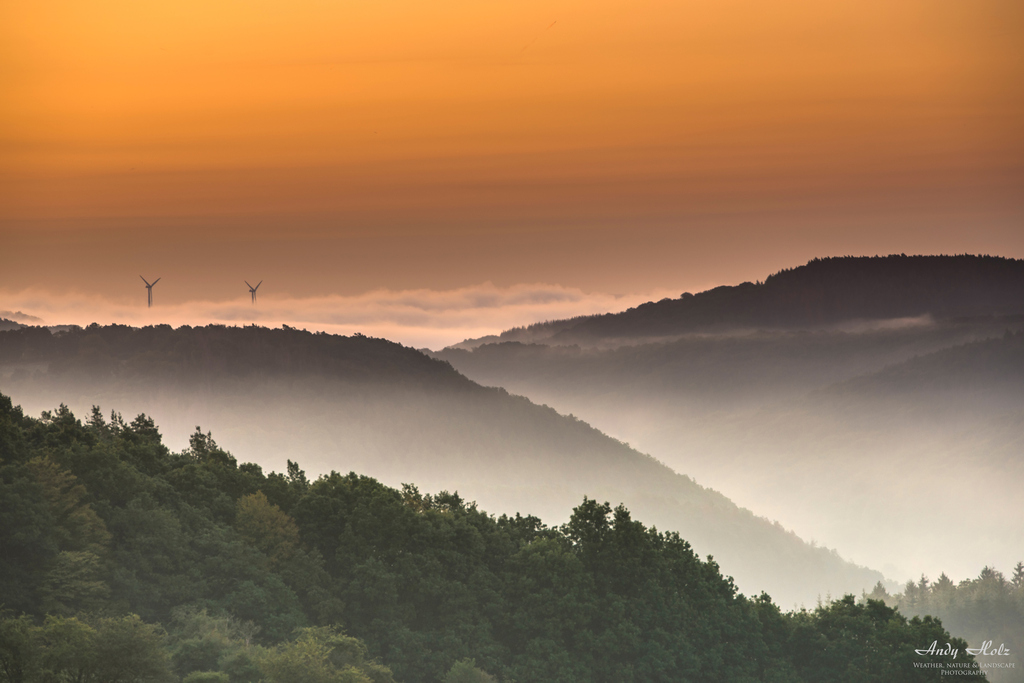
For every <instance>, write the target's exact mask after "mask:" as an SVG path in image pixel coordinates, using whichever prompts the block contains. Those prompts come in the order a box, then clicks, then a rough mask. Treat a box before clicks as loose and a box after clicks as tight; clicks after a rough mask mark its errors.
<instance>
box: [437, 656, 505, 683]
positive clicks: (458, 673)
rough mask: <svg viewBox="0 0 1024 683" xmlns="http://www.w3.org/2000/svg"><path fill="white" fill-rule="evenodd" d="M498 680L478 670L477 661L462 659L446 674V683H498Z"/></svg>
mask: <svg viewBox="0 0 1024 683" xmlns="http://www.w3.org/2000/svg"><path fill="white" fill-rule="evenodd" d="M497 681H498V679H496V678H495V677H494V676H492V675H490V674H489V673H487V672H486V671H484V670H483V669H478V668H476V660H475V659H460V660H459V661H457V662H455V663H454V664H452V668H451V669H449V670H448V673H447V674H445V677H444V683H497Z"/></svg>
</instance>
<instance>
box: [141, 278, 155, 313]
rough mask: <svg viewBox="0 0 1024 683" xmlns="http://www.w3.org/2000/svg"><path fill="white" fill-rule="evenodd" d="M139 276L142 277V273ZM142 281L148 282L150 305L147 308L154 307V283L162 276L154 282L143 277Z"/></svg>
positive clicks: (147, 289)
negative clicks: (151, 282)
mask: <svg viewBox="0 0 1024 683" xmlns="http://www.w3.org/2000/svg"><path fill="white" fill-rule="evenodd" d="M139 277H142V276H141V275H140V276H139ZM142 281H143V282H145V283H146V291H147V292H148V293H149V306H148V307H147V308H153V285H155V284H156V283H158V282H160V278H157V279H155V280H153V284H150V283H149V282H146V278H144V277H142Z"/></svg>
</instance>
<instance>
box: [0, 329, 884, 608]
mask: <svg viewBox="0 0 1024 683" xmlns="http://www.w3.org/2000/svg"><path fill="white" fill-rule="evenodd" d="M0 334H2V335H4V336H2V337H0V349H2V351H3V353H4V356H5V358H6V359H7V363H6V364H5V365H3V370H2V373H3V374H2V377H3V379H2V383H0V391H2V392H3V393H5V394H8V395H10V396H11V397H12V399H13V400H14V401H15V403H17V404H20V405H21V406H22V407H23V408H24V410H25V411H26V412H27V413H28V414H39V413H40V412H41V411H43V410H51V411H52V410H53V409H54V408H55V407H56V406H58V405H59V404H61V403H64V404H66V405H68V406H69V407H70V408H71V410H72V411H73V412H74V413H75V414H76V415H78V416H79V417H85V416H87V415H88V414H89V412H90V411H91V409H92V406H93V405H98V406H100V407H101V410H103V411H104V413H105V414H109V412H110V411H111V410H114V411H119V412H121V413H123V416H124V419H125V420H126V421H128V422H130V421H131V420H132V419H133V418H134V417H135V415H136V414H138V413H145V414H146V415H147V416H149V417H150V418H152V419H153V420H154V421H155V423H156V426H157V427H158V429H159V430H160V431H161V433H162V434H163V435H164V436H165V438H166V441H167V443H168V445H169V446H170V447H171V448H172V449H183V448H185V447H186V446H187V444H188V439H189V436H190V435H191V434H193V433H194V432H195V430H196V428H197V426H198V427H199V428H201V429H202V430H203V431H204V432H205V431H209V432H211V433H212V436H213V438H214V439H215V440H216V442H217V443H218V444H219V445H220V446H221V447H222V448H225V449H227V450H228V451H230V452H231V453H233V454H234V455H235V456H236V457H237V458H239V459H240V460H244V461H252V462H256V463H258V464H260V465H261V466H262V467H263V468H265V469H268V470H270V469H272V470H275V471H284V470H285V468H286V465H287V462H288V461H289V460H291V461H293V462H297V463H299V465H300V466H301V467H302V468H303V469H304V470H305V471H306V472H307V473H309V475H310V476H311V477H316V476H318V475H320V474H324V473H328V472H330V471H332V470H335V471H339V472H349V471H354V472H357V473H359V474H365V475H368V476H372V477H375V478H377V479H379V480H380V481H382V482H384V483H386V484H388V485H391V486H395V487H398V486H400V485H401V484H403V483H410V484H414V485H416V486H418V487H420V489H421V490H423V491H434V492H437V491H444V490H447V491H458V492H459V494H460V495H461V496H463V498H465V499H467V500H473V501H476V502H477V503H478V504H479V505H480V507H481V509H484V510H486V511H488V512H490V513H493V514H500V513H508V514H514V513H517V512H518V513H522V514H532V515H537V516H539V517H540V518H541V519H543V520H544V522H545V523H547V524H549V525H558V524H561V523H563V522H565V521H567V520H568V518H569V515H570V513H571V511H572V509H573V508H574V507H575V506H577V505H579V504H580V502H581V501H582V500H583V498H584V497H589V498H591V499H596V500H598V501H601V502H604V501H608V502H610V503H611V504H612V505H613V506H614V505H617V504H620V503H622V504H625V505H626V507H627V508H628V509H629V510H630V511H631V512H632V513H633V514H634V515H635V517H636V518H637V519H640V520H643V521H644V522H645V523H647V524H653V525H655V526H656V527H657V528H658V529H660V530H665V531H677V532H679V533H680V534H681V535H682V536H683V538H684V539H686V540H687V541H689V542H690V543H691V544H692V545H693V547H694V549H695V550H696V551H697V552H699V553H700V554H701V555H708V554H710V555H713V556H714V557H715V559H716V560H717V561H718V562H719V563H720V564H721V566H722V567H723V571H724V572H725V573H727V574H728V575H731V576H733V577H735V579H736V581H737V584H738V586H739V587H740V590H742V591H744V592H745V593H747V594H749V595H756V594H758V593H760V592H761V591H767V592H768V593H769V594H770V595H771V596H772V597H773V598H774V599H775V600H777V601H778V602H779V604H780V605H785V606H787V607H793V606H797V605H801V604H803V605H808V606H809V605H814V604H816V603H817V601H818V599H819V598H824V597H826V596H828V595H841V594H843V593H847V592H853V593H855V594H859V593H860V592H861V591H863V590H869V589H871V587H873V586H874V585H875V584H876V583H878V582H879V581H881V580H883V578H884V577H883V575H882V574H881V573H879V572H878V571H875V570H873V569H868V568H865V567H858V566H855V565H853V564H850V563H848V562H845V561H844V560H843V559H842V557H841V556H840V555H838V554H836V552H835V551H834V550H829V549H826V548H814V547H811V546H809V545H807V544H806V543H805V542H804V541H803V540H801V538H800V537H798V536H797V535H795V534H793V533H792V532H791V531H789V530H787V529H785V528H783V527H782V526H779V525H778V524H777V523H775V521H774V520H773V519H771V518H765V517H764V516H763V514H764V513H763V512H761V511H760V510H757V509H756V508H752V507H749V506H737V505H736V504H735V503H734V502H733V501H731V500H730V499H729V498H728V497H727V496H726V495H723V494H722V493H720V492H718V491H716V490H715V489H714V487H708V485H707V484H706V483H703V482H700V483H698V482H695V481H694V480H693V479H692V478H691V477H690V476H687V474H688V473H686V471H685V470H678V469H677V470H675V471H673V470H672V469H671V468H669V467H666V466H665V465H664V464H663V463H662V462H659V461H658V460H657V459H655V458H652V457H650V456H649V455H647V454H645V453H644V452H642V451H638V450H634V449H633V448H630V447H629V446H627V445H626V444H623V443H620V442H618V441H616V440H614V439H610V438H608V437H607V436H606V435H605V434H603V433H602V432H600V431H599V430H598V429H595V428H594V427H592V426H590V425H588V424H587V423H586V422H585V421H581V420H580V419H577V418H574V417H571V416H566V415H565V414H564V413H560V412H558V411H556V410H554V409H552V408H549V407H544V406H538V405H536V404H534V403H532V402H531V401H530V400H528V399H526V398H523V397H517V396H514V395H511V394H509V393H508V392H506V391H505V390H504V389H498V388H485V387H481V386H479V385H478V384H476V383H474V382H473V381H471V380H469V379H467V378H466V377H464V376H462V375H460V374H458V373H457V372H455V371H454V370H453V369H452V368H451V366H449V365H448V364H447V363H445V362H443V361H438V360H434V359H431V358H428V357H427V356H425V355H423V354H422V353H420V352H417V351H414V350H412V349H407V348H404V347H401V346H400V345H397V344H394V343H391V342H387V341H385V340H376V339H370V338H366V337H350V338H346V337H335V336H332V335H319V334H316V335H314V334H310V333H306V332H301V331H297V330H267V329H265V328H254V327H250V328H245V329H241V328H223V327H209V328H179V329H178V330H172V329H171V328H169V327H163V328H161V327H157V328H143V329H141V330H132V329H131V328H123V327H121V328H118V327H107V328H101V327H92V328H87V329H85V330H79V331H72V332H69V333H65V334H63V335H57V336H51V335H50V333H49V332H47V331H46V330H43V329H40V328H30V329H25V330H20V331H13V332H7V333H0ZM43 335H46V336H43ZM19 344H20V346H19ZM14 357H17V358H18V360H17V361H16V362H12V361H11V360H10V359H11V358H14ZM744 508H747V509H744ZM751 510H753V512H752V511H751ZM755 513H756V514H755ZM889 586H890V587H894V585H893V584H889Z"/></svg>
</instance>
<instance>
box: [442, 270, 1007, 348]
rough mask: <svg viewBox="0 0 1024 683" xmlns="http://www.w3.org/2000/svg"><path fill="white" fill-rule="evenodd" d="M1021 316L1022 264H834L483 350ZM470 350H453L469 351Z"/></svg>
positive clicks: (544, 328)
mask: <svg viewBox="0 0 1024 683" xmlns="http://www.w3.org/2000/svg"><path fill="white" fill-rule="evenodd" d="M1020 313H1024V261H1022V260H1016V259H1007V258H1002V257H995V256H971V255H961V256H906V255H902V254H901V255H896V256H882V257H879V256H874V257H853V256H845V257H835V258H823V259H815V260H813V261H810V262H809V263H807V264H806V265H803V266H799V267H797V268H792V269H786V270H783V271H780V272H778V273H776V274H774V275H770V276H768V278H767V279H766V280H765V281H764V282H763V283H761V282H759V283H756V284H755V283H751V282H744V283H742V284H739V285H735V286H723V287H716V288H714V289H710V290H708V291H706V292H701V293H699V294H683V295H682V296H681V297H680V298H678V299H663V300H661V301H657V302H650V303H646V304H642V305H640V306H637V307H636V308H631V309H629V310H627V311H624V312H622V313H608V314H604V315H596V316H589V317H584V318H579V319H575V320H566V321H551V322H546V323H540V324H538V325H534V326H530V327H527V328H520V329H516V330H509V331H507V332H505V333H503V334H502V335H500V336H499V337H498V338H497V339H488V341H523V342H544V343H549V344H573V343H579V344H606V343H616V342H617V341H618V342H622V341H628V340H634V339H643V338H650V337H669V336H674V335H682V334H686V333H691V332H704V331H723V330H727V329H735V328H792V327H800V328H807V327H818V326H828V325H834V324H836V323H841V322H844V321H849V320H880V319H893V318H915V317H919V316H926V315H927V316H932V317H934V318H937V319H941V318H955V317H960V316H983V315H995V316H1003V315H1015V314H1020ZM475 345H477V344H474V343H471V342H468V341H467V342H463V344H460V345H457V346H460V347H463V348H465V347H466V346H475Z"/></svg>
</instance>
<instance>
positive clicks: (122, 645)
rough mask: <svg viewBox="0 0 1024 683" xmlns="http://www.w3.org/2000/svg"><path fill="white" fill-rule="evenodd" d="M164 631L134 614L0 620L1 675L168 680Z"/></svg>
mask: <svg viewBox="0 0 1024 683" xmlns="http://www.w3.org/2000/svg"><path fill="white" fill-rule="evenodd" d="M164 638H165V634H164V633H163V630H162V629H160V628H159V627H157V626H154V625H151V624H146V623H144V622H143V621H142V620H141V619H139V618H138V617H137V616H135V615H128V616H125V617H120V618H109V617H108V618H97V619H92V620H88V621H85V620H82V619H79V618H78V617H58V616H49V617H47V618H46V620H45V621H44V622H43V624H42V625H40V626H34V625H31V623H30V621H29V620H28V619H26V618H24V617H23V618H21V619H4V620H3V621H2V622H0V674H2V676H3V677H2V679H0V680H4V681H6V682H9V683H22V682H24V683H36V682H39V683H49V682H51V681H54V682H56V681H74V682H76V683H158V682H163V681H173V680H174V679H173V677H172V675H171V673H170V668H169V663H168V657H167V652H166V649H165V648H164Z"/></svg>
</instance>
